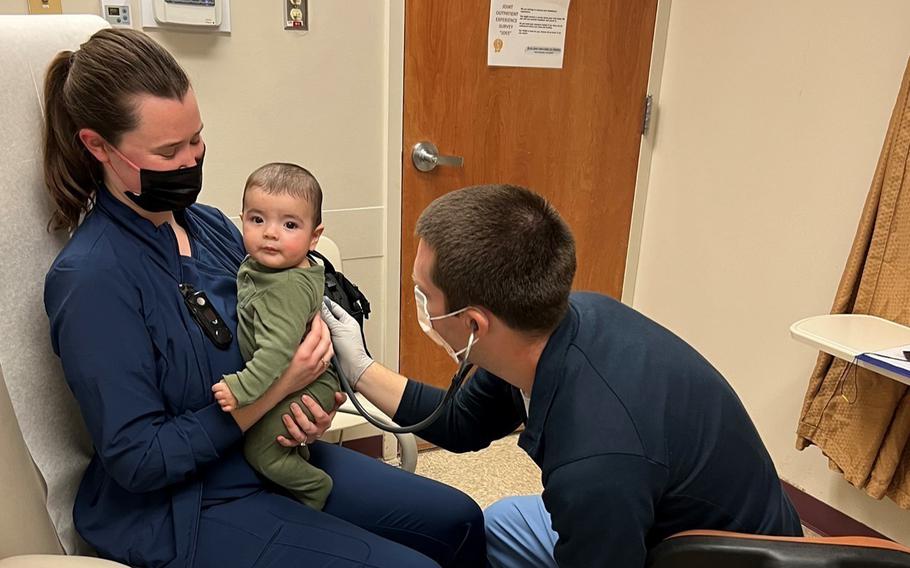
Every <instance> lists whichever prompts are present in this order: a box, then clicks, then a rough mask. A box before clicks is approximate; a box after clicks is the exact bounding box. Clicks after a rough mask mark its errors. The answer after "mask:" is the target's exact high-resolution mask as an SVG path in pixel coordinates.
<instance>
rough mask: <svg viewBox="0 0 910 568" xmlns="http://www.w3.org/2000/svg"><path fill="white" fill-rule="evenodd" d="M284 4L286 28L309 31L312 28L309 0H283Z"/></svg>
mask: <svg viewBox="0 0 910 568" xmlns="http://www.w3.org/2000/svg"><path fill="white" fill-rule="evenodd" d="M282 3H283V4H284V29H286V30H298V31H304V32H305V31H307V30H308V29H310V13H309V10H307V0H282Z"/></svg>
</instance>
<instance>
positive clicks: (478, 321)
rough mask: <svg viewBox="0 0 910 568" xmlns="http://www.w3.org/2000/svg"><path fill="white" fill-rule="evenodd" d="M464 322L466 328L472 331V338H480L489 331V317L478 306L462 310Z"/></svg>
mask: <svg viewBox="0 0 910 568" xmlns="http://www.w3.org/2000/svg"><path fill="white" fill-rule="evenodd" d="M464 316H465V317H464V318H463V319H464V322H465V325H466V326H468V330H469V332H470V331H473V332H474V339H475V340H476V339H480V338H481V337H483V336H484V335H486V334H487V333H488V332H489V331H490V317H489V315H488V314H487V313H486V312H485V311H484V310H482V309H480V308H468V309H467V310H465V312H464Z"/></svg>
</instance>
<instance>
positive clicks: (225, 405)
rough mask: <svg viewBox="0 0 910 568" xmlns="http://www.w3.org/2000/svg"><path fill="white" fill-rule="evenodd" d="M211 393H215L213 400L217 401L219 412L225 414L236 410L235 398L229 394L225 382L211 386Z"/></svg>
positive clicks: (228, 388)
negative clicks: (221, 411)
mask: <svg viewBox="0 0 910 568" xmlns="http://www.w3.org/2000/svg"><path fill="white" fill-rule="evenodd" d="M212 392H213V393H215V400H216V401H218V405H219V406H220V407H221V410H223V411H225V412H233V411H235V410H237V397H235V396H234V393H232V392H231V389H230V387H228V386H227V383H226V382H224V381H223V380H222V381H218V382H217V383H215V384H214V385H212Z"/></svg>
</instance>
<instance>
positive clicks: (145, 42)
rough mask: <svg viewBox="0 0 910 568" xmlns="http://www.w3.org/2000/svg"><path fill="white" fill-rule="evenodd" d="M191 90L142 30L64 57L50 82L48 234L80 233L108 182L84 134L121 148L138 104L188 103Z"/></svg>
mask: <svg viewBox="0 0 910 568" xmlns="http://www.w3.org/2000/svg"><path fill="white" fill-rule="evenodd" d="M189 88H190V82H189V79H188V78H187V76H186V73H185V72H184V71H183V69H182V68H181V67H180V65H179V64H178V63H177V61H176V60H175V59H174V58H173V56H171V54H170V53H168V52H167V51H166V50H165V49H164V48H163V47H161V46H160V45H158V44H157V43H155V41H154V40H152V39H151V38H149V37H148V36H146V35H145V34H143V33H142V32H139V31H136V30H130V29H116V30H113V29H107V30H101V31H99V32H97V33H95V35H93V36H92V37H91V38H89V40H88V41H87V42H85V43H84V44H82V46H81V47H80V48H79V50H78V51H75V52H72V51H62V52H60V53H58V54H57V56H56V57H54V59H53V61H51V64H50V67H49V68H48V71H47V76H46V78H45V81H44V114H45V121H44V179H45V183H46V185H47V189H48V191H49V192H50V195H51V198H52V199H53V201H54V204H55V206H56V210H55V211H54V214H53V216H52V217H51V219H50V223H49V225H48V226H49V228H51V229H54V230H57V229H65V230H67V231H72V230H74V229H75V228H76V226H77V225H78V224H79V219H80V217H81V216H82V215H83V214H84V213H86V212H87V211H88V210H89V209H90V208H91V206H92V200H93V198H94V195H95V190H96V188H97V187H98V184H99V183H100V182H101V181H102V179H103V171H102V168H101V164H100V163H99V162H98V161H97V160H96V159H95V158H94V157H93V156H92V155H91V153H89V151H88V150H87V149H86V148H85V146H84V145H83V144H82V141H81V140H79V130H80V129H82V128H90V129H92V130H94V131H95V132H97V133H98V134H100V135H101V136H102V137H103V138H104V139H105V140H107V141H108V142H110V143H111V144H117V143H119V142H120V139H121V137H122V136H123V134H124V133H126V132H129V131H130V130H132V129H134V128H135V127H136V124H137V122H138V118H137V117H136V113H135V106H134V105H135V97H137V96H141V95H153V96H156V97H161V98H168V99H175V100H182V99H183V97H184V95H186V92H187V91H188V90H189Z"/></svg>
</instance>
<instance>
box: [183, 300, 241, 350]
mask: <svg viewBox="0 0 910 568" xmlns="http://www.w3.org/2000/svg"><path fill="white" fill-rule="evenodd" d="M179 289H180V293H181V294H182V295H183V302H184V303H185V304H186V307H187V309H188V310H189V311H190V315H192V316H193V319H194V320H196V323H197V324H199V327H201V328H202V331H203V332H204V333H205V335H206V337H208V338H209V339H210V340H211V341H212V343H214V344H215V347H217V348H218V349H227V348H229V347H230V346H231V341H233V339H234V336H233V334H232V333H231V330H230V329H229V328H228V326H227V324H225V323H224V320H223V319H222V318H221V316H220V315H219V314H218V312H217V311H215V306H213V305H212V302H211V301H209V299H208V296H206V295H205V292H203V291H202V290H196V289H195V288H193V286H192V285H191V284H180V285H179Z"/></svg>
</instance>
